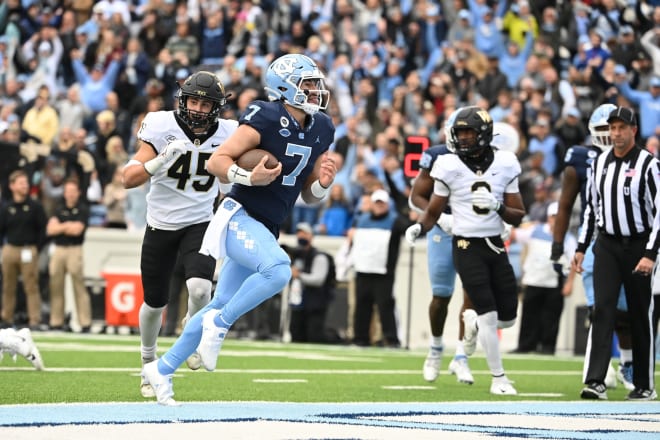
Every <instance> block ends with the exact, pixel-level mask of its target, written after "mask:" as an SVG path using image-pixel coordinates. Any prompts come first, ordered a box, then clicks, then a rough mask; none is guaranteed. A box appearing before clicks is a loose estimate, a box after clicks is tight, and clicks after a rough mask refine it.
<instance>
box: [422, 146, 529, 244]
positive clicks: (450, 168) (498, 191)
mask: <svg viewBox="0 0 660 440" xmlns="http://www.w3.org/2000/svg"><path fill="white" fill-rule="evenodd" d="M520 171H521V170H520V162H518V159H517V158H516V156H515V154H513V153H511V152H509V151H502V150H495V159H494V160H493V163H492V164H490V166H489V167H488V169H486V170H485V171H484V172H482V173H475V172H474V171H472V170H471V169H470V168H468V166H467V165H465V163H464V162H463V161H462V160H461V159H460V158H459V157H458V156H457V155H455V154H445V155H444V156H442V158H441V159H440V160H436V161H435V164H434V165H433V168H432V169H431V177H433V178H434V179H435V184H434V187H433V191H434V193H435V194H437V195H439V196H444V197H449V204H450V205H451V210H452V214H453V216H454V226H453V229H452V231H453V232H452V233H453V234H454V235H456V236H461V237H492V236H496V235H500V234H501V233H502V232H503V231H504V222H503V220H502V218H501V217H500V216H499V215H498V214H497V212H495V211H489V210H487V209H481V208H477V207H476V206H474V205H473V204H472V192H473V191H476V190H477V189H478V188H481V187H483V188H486V189H487V190H489V191H490V192H492V193H493V194H494V195H495V198H496V199H497V200H499V201H500V202H502V201H503V200H504V194H505V193H518V192H519V189H518V176H519V175H520Z"/></svg>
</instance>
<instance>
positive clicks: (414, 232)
mask: <svg viewBox="0 0 660 440" xmlns="http://www.w3.org/2000/svg"><path fill="white" fill-rule="evenodd" d="M421 233H422V225H420V224H419V223H415V224H414V225H412V226H409V227H408V229H406V241H407V242H408V244H409V245H410V246H415V240H416V239H417V237H419V235H420V234H421Z"/></svg>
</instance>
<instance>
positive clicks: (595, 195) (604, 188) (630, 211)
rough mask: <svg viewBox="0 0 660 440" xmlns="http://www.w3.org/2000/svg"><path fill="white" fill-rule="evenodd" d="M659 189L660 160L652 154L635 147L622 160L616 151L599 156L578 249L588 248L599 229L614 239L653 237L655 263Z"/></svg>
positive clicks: (650, 242)
mask: <svg viewBox="0 0 660 440" xmlns="http://www.w3.org/2000/svg"><path fill="white" fill-rule="evenodd" d="M659 187H660V161H658V160H657V159H656V158H655V157H653V155H651V154H650V153H649V152H648V151H646V150H643V149H641V148H639V147H634V148H633V149H632V150H630V151H629V152H628V154H626V156H624V157H622V158H617V157H616V156H615V155H614V152H613V151H612V150H610V151H609V152H607V153H604V154H601V155H600V156H598V158H596V160H594V161H593V163H592V164H591V169H590V173H589V178H588V180H587V191H586V194H587V206H586V209H585V211H584V217H583V220H582V228H581V232H580V237H579V240H578V249H577V250H578V251H579V252H584V251H585V250H586V249H587V247H588V246H589V243H590V242H591V239H592V237H593V236H594V232H595V230H596V228H598V230H599V231H600V232H601V233H603V234H607V235H610V236H614V237H632V238H634V237H642V236H646V235H649V240H648V242H647V245H646V251H647V252H646V253H645V256H649V258H652V259H653V260H655V257H656V254H657V251H658V246H659V245H660V236H659V235H658V230H657V227H656V228H654V227H653V224H654V217H655V214H656V205H655V198H656V194H657V193H658V188H659ZM658 226H660V222H659V224H658Z"/></svg>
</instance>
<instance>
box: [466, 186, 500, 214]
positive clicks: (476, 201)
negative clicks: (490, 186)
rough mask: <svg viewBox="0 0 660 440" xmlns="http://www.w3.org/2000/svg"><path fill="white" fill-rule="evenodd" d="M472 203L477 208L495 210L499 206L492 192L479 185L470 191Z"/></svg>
mask: <svg viewBox="0 0 660 440" xmlns="http://www.w3.org/2000/svg"><path fill="white" fill-rule="evenodd" d="M472 204H473V205H474V206H476V207H477V208H481V209H488V210H490V211H497V210H498V209H499V208H500V202H499V201H498V200H497V199H496V198H495V196H494V195H493V193H492V192H490V191H488V190H487V189H486V188H484V187H481V188H479V189H478V190H476V191H474V192H473V193H472Z"/></svg>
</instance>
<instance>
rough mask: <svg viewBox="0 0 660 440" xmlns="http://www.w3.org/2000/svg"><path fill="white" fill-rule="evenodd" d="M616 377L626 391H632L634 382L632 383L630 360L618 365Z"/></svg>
mask: <svg viewBox="0 0 660 440" xmlns="http://www.w3.org/2000/svg"><path fill="white" fill-rule="evenodd" d="M616 378H617V380H618V381H619V382H621V383H622V384H623V386H624V387H625V388H626V389H627V390H628V391H633V390H634V389H635V384H633V366H632V362H626V363H625V364H623V365H619V368H618V369H617V372H616Z"/></svg>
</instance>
